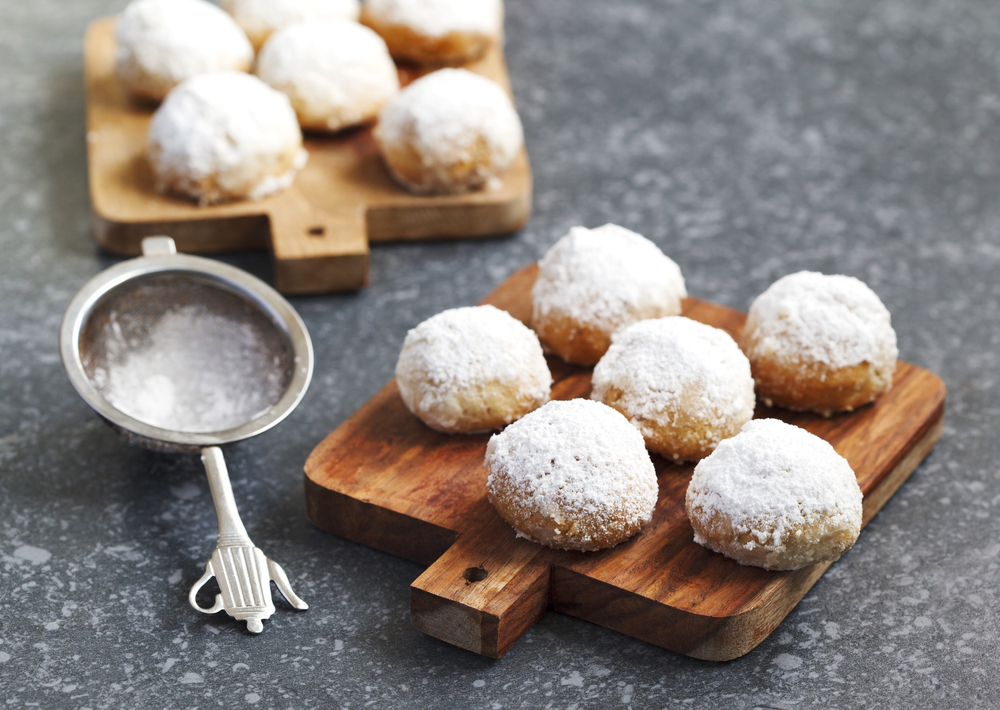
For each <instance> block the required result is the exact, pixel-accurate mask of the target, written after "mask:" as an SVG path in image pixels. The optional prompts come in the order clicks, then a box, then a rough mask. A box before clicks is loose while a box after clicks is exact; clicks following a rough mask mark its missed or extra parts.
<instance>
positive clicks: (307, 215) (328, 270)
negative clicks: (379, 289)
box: [268, 190, 368, 294]
mask: <svg viewBox="0 0 1000 710" xmlns="http://www.w3.org/2000/svg"><path fill="white" fill-rule="evenodd" d="M268 219H269V220H270V223H271V251H272V252H273V254H274V281H275V285H276V286H277V288H278V290H279V291H281V292H282V293H285V294H307V293H329V292H331V291H355V290H357V289H359V288H363V287H365V286H367V285H368V237H367V228H366V223H365V209H364V206H359V205H351V206H346V205H345V206H344V208H343V209H339V210H337V212H336V213H333V212H327V211H325V210H319V209H316V208H314V207H313V206H312V205H311V204H310V203H309V201H308V200H306V199H305V198H304V197H302V196H301V195H299V194H298V193H296V192H295V191H293V190H285V191H284V192H283V193H281V194H280V195H277V196H276V197H275V198H274V199H273V202H272V204H271V205H270V208H269V210H268Z"/></svg>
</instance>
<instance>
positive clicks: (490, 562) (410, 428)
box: [305, 265, 945, 661]
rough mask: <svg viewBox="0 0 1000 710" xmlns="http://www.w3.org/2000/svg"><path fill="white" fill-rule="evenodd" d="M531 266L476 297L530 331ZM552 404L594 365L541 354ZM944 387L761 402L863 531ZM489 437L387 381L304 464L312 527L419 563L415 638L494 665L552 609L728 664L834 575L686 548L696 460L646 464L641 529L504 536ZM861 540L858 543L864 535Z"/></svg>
mask: <svg viewBox="0 0 1000 710" xmlns="http://www.w3.org/2000/svg"><path fill="white" fill-rule="evenodd" d="M536 273H537V267H535V266H534V265H532V266H529V267H526V268H525V269H523V270H521V271H519V272H517V273H516V274H514V275H513V276H511V277H510V278H509V279H508V280H507V281H506V282H504V283H503V284H502V285H501V286H500V287H499V288H497V289H496V291H494V292H493V293H492V294H490V296H488V297H487V298H486V299H485V301H484V302H485V303H491V304H493V305H495V306H497V307H499V308H503V309H505V310H507V311H509V312H510V313H511V314H512V315H514V316H515V317H517V318H518V319H520V320H522V321H524V322H527V321H528V319H529V317H530V313H531V304H530V290H531V285H532V284H533V283H534V279H535V275H536ZM684 315H686V316H688V317H689V318H693V319H695V320H698V321H701V322H704V323H708V324H710V325H714V326H717V327H720V328H723V329H724V330H726V331H727V332H729V333H730V334H731V335H733V336H734V337H738V335H739V333H740V330H741V329H742V327H743V323H744V321H745V316H744V314H742V313H739V312H737V311H733V310H730V309H727V308H724V307H722V306H718V305H714V304H711V303H707V302H705V301H699V300H697V299H687V300H686V301H685V303H684ZM549 366H550V368H551V370H552V375H553V379H554V381H555V384H554V386H553V390H552V398H553V399H571V398H574V397H587V396H588V395H589V393H590V375H591V370H590V368H582V367H574V366H569V365H567V364H565V363H563V362H562V361H561V360H558V359H556V358H549ZM944 405H945V386H944V383H943V382H942V381H941V380H940V379H939V378H938V377H937V376H935V375H934V374H932V373H930V372H928V371H927V370H923V369H920V368H918V367H915V366H913V365H910V364H907V363H903V362H901V363H900V364H899V367H898V369H897V372H896V376H895V380H894V382H893V388H892V390H891V391H890V392H889V393H887V394H886V395H883V396H882V397H880V398H879V399H878V400H877V401H876V402H875V403H874V404H873V405H870V406H867V407H864V408H862V409H860V410H858V411H856V412H853V413H844V414H839V415H835V416H833V417H831V418H829V419H825V418H823V417H822V416H819V415H813V414H807V413H801V412H791V411H788V410H782V409H770V408H767V407H764V406H763V405H760V406H758V408H757V411H756V414H755V416H756V417H758V418H759V417H775V418H778V419H782V420H784V421H786V422H789V423H792V424H795V425H797V426H800V427H802V428H804V429H806V430H808V431H811V432H812V433H814V434H816V435H818V436H820V437H822V438H824V439H826V440H827V441H829V442H830V443H831V444H832V445H833V446H834V447H835V448H836V450H837V451H838V452H839V453H840V454H841V455H843V456H844V457H845V458H847V460H848V461H849V462H850V464H851V466H852V467H853V469H854V471H855V472H856V474H857V477H858V483H859V485H860V486H861V490H862V491H863V493H864V523H865V524H867V523H868V521H869V520H871V518H872V516H874V515H875V513H876V512H877V511H878V510H879V509H880V508H881V507H882V506H883V505H884V504H885V503H886V501H887V500H888V499H889V498H890V497H891V496H892V494H893V493H894V492H895V491H896V489H897V488H898V487H899V486H900V485H901V484H902V483H903V481H905V480H906V478H907V477H908V476H909V475H910V474H911V473H912V472H913V470H914V469H915V468H916V467H917V465H918V464H919V463H920V461H922V460H923V458H924V457H925V456H927V454H928V453H929V452H930V450H931V448H932V447H933V446H934V443H935V442H936V441H937V439H938V438H939V437H940V434H941V425H942V420H943V415H944ZM488 439H489V435H486V434H483V435H472V436H449V435H446V434H441V433H438V432H435V431H433V430H431V429H430V428H428V427H426V426H425V425H424V424H423V423H422V422H420V421H419V420H418V419H417V418H416V417H415V416H413V415H412V414H410V413H409V412H408V411H407V410H406V408H405V407H404V405H403V403H402V401H401V399H400V397H399V392H398V389H397V388H396V384H395V381H393V382H390V383H389V384H388V385H386V386H385V387H384V388H383V389H382V390H381V391H380V392H379V393H378V394H377V395H375V396H374V397H373V398H372V399H371V400H370V401H369V402H368V403H367V404H365V405H364V406H363V407H362V408H361V409H360V410H358V411H357V412H356V413H355V414H354V415H353V416H351V417H350V418H349V419H348V420H347V421H345V422H344V423H343V424H342V425H341V426H339V427H338V428H337V429H336V431H334V432H333V433H332V434H330V435H329V436H328V437H327V438H326V439H325V440H324V441H323V442H322V443H321V444H320V445H319V446H318V447H317V448H316V449H315V450H314V451H313V452H312V454H311V455H310V457H309V459H308V461H307V462H306V466H305V473H306V478H305V483H306V511H307V515H308V517H309V519H310V520H311V521H312V522H313V523H314V524H315V525H317V526H318V527H320V528H322V529H323V530H327V531H329V532H332V533H335V534H337V535H340V536H342V537H345V538H348V539H350V540H355V541H357V542H361V543H364V544H366V545H370V546H372V547H375V548H377V549H379V550H384V551H387V552H390V553H393V554H396V555H399V556H402V557H405V558H407V559H410V560H415V561H417V562H420V563H422V564H425V565H428V568H427V570H426V571H425V572H424V573H423V574H422V575H420V577H419V578H418V579H417V580H416V581H415V582H414V583H413V585H412V587H411V594H410V604H411V607H410V608H411V617H412V620H413V624H414V626H416V627H417V628H418V629H420V630H422V631H424V632H426V633H428V634H431V635H432V636H436V637H437V638H441V639H444V640H445V641H448V642H450V643H453V644H455V645H457V646H461V647H462V648H467V649H470V650H472V651H475V652H477V653H481V654H485V655H487V656H491V657H495V658H498V657H500V656H502V655H503V654H504V653H505V652H506V651H507V650H509V649H510V647H511V646H512V645H513V644H514V642H515V641H517V639H518V638H520V636H521V635H522V634H523V633H524V632H525V631H526V630H527V629H528V628H530V627H531V625H532V624H533V623H534V622H535V621H536V620H537V619H538V618H539V617H540V616H541V615H542V614H543V613H544V611H545V610H546V609H555V610H556V611H561V612H564V613H566V614H571V615H573V616H576V617H579V618H581V619H586V620H588V621H592V622H594V623H597V624H601V625H602V626H606V627H609V628H612V629H617V630H618V631H621V632H622V633H625V634H628V635H630V636H634V637H636V638H639V639H644V640H646V641H648V642H650V643H653V644H656V645H658V646H662V647H664V648H668V649H672V650H674V651H678V652H680V653H684V654H687V655H690V656H694V657H696V658H702V659H709V660H716V661H722V660H729V659H732V658H736V657H738V656H741V655H743V654H745V653H747V652H748V651H750V650H751V649H752V648H754V646H756V645H757V644H758V643H760V642H761V641H762V640H763V639H764V638H766V637H767V635H768V634H770V633H771V632H772V631H773V630H774V629H775V628H776V627H777V626H778V624H779V623H780V622H781V620H782V619H783V618H784V617H785V616H786V615H787V614H788V612H789V611H791V609H792V608H793V607H794V606H795V605H796V604H797V603H798V601H799V600H800V599H801V598H802V597H803V595H805V593H806V592H807V591H808V590H809V588H810V587H812V585H813V584H814V583H815V582H816V580H817V579H819V577H820V576H821V575H822V574H823V572H825V571H826V569H827V568H828V567H829V563H826V564H819V565H814V566H812V567H808V568H806V569H802V570H798V571H794V572H769V571H766V570H763V569H758V568H754V567H744V566H741V565H739V564H737V563H736V562H733V561H732V560H729V559H727V558H725V557H723V556H722V555H719V554H716V553H714V552H710V551H709V550H707V549H705V548H703V547H701V546H699V545H697V544H695V543H694V542H693V539H692V531H691V526H690V523H689V522H688V519H687V516H686V515H685V512H684V494H685V491H686V489H687V484H688V481H689V480H690V477H691V473H692V470H693V466H692V465H691V464H683V465H677V464H674V463H671V462H669V461H667V460H665V459H662V458H660V457H658V456H655V455H654V456H653V457H652V458H653V462H654V464H655V466H656V471H657V478H658V481H659V501H658V503H657V505H656V509H655V512H654V515H653V521H652V523H651V524H650V525H649V526H647V527H646V528H645V529H644V530H643V531H642V532H640V533H639V534H638V535H636V536H635V537H633V538H632V539H631V540H629V541H627V542H625V543H622V544H621V545H618V546H617V547H614V548H611V549H609V550H603V551H600V552H596V553H583V552H571V551H558V550H552V549H549V548H546V547H543V546H541V545H538V544H536V543H533V542H528V541H526V540H523V539H519V538H517V537H515V535H514V531H513V530H512V529H511V528H510V526H508V525H507V524H506V523H505V522H504V521H503V520H502V519H501V518H500V517H499V515H497V513H496V512H495V510H494V509H493V507H492V506H491V505H490V504H489V502H488V501H487V498H486V470H485V468H484V467H483V455H484V453H485V449H486V442H487V440H488ZM858 544H862V545H863V544H865V539H864V536H863V535H862V537H861V539H860V540H859V542H858Z"/></svg>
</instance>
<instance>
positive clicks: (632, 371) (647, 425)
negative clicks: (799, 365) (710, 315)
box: [590, 316, 755, 461]
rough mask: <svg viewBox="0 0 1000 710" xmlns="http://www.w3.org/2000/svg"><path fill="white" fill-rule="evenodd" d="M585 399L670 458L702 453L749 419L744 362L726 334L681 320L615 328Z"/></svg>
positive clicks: (749, 383)
mask: <svg viewBox="0 0 1000 710" xmlns="http://www.w3.org/2000/svg"><path fill="white" fill-rule="evenodd" d="M590 397H591V399H595V400H597V401H599V402H604V404H607V405H608V406H610V407H613V408H614V409H616V410H618V411H619V412H621V413H622V414H624V415H625V418H626V419H628V420H629V421H630V422H632V425H633V426H635V427H636V428H637V429H638V430H639V432H640V433H641V434H642V437H643V439H645V441H646V446H647V447H648V448H649V450H650V451H655V452H656V453H658V454H660V455H661V456H666V457H668V458H672V459H674V460H675V461H681V460H698V459H702V458H704V457H706V456H708V455H709V454H710V453H712V451H714V450H715V447H716V446H718V445H719V442H720V441H722V440H723V439H727V438H729V437H731V436H734V435H735V434H737V433H738V432H739V431H740V429H741V428H742V427H743V425H744V424H746V423H747V422H748V421H750V420H751V419H752V418H753V409H754V403H755V400H754V393H753V377H751V376H750V363H749V362H747V358H746V356H745V355H744V354H743V353H742V352H741V351H740V349H739V346H737V345H736V341H734V340H733V339H732V338H731V337H729V335H728V334H727V333H726V332H725V331H724V330H720V329H719V328H713V327H712V326H710V325H705V324H703V323H698V322H696V321H693V320H691V319H689V318H684V317H681V316H671V317H667V318H654V319H652V320H644V321H640V322H638V323H634V324H633V325H630V326H628V327H627V328H625V329H624V330H620V331H618V332H617V333H616V334H615V336H614V340H613V342H612V343H611V347H610V348H608V352H607V353H606V354H605V355H604V357H602V358H601V360H600V362H598V363H597V366H596V367H595V368H594V376H593V391H592V393H591V395H590Z"/></svg>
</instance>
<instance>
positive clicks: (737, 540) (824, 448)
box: [686, 419, 862, 569]
mask: <svg viewBox="0 0 1000 710" xmlns="http://www.w3.org/2000/svg"><path fill="white" fill-rule="evenodd" d="M861 503H862V494H861V489H860V487H859V486H858V482H857V478H856V477H855V474H854V471H853V470H851V466H850V464H848V463H847V460H846V459H844V458H843V457H842V456H840V455H839V454H838V453H837V452H836V451H835V450H834V448H833V447H832V446H831V445H830V444H829V443H827V442H826V441H824V440H822V439H820V438H819V437H817V436H814V435H813V434H810V433H809V432H807V431H805V430H804V429H800V428H798V427H795V426H792V425H790V424H786V423H784V422H782V421H779V420H777V419H758V420H755V421H752V422H749V423H748V424H746V425H745V426H744V427H743V431H741V432H740V433H739V434H737V435H736V436H735V437H733V438H731V439H727V440H726V441H723V442H722V443H721V444H719V447H718V448H717V449H716V450H715V452H714V453H712V455H711V456H709V457H707V458H705V459H704V460H702V461H701V462H700V463H699V464H698V465H697V466H696V467H695V470H694V475H693V477H692V478H691V483H690V484H689V486H688V490H687V496H686V508H687V513H688V517H689V518H691V521H692V525H693V526H694V528H695V542H697V543H698V544H700V545H705V546H706V547H709V548H711V549H714V550H715V551H717V552H721V553H722V554H724V555H727V556H729V557H732V558H734V559H736V560H737V561H738V562H741V563H742V564H752V565H755V566H760V567H765V568H767V569H798V568H800V567H804V566H806V565H810V564H814V563H816V562H820V561H822V560H833V559H837V558H838V557H840V555H841V554H843V553H844V552H845V551H846V550H847V549H848V548H849V547H850V546H851V545H852V544H853V543H854V541H855V540H857V537H858V534H859V533H860V530H861V520H862V507H861ZM723 531H725V532H723Z"/></svg>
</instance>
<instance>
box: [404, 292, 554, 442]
mask: <svg viewBox="0 0 1000 710" xmlns="http://www.w3.org/2000/svg"><path fill="white" fill-rule="evenodd" d="M396 383H397V384H398V385H399V394H400V396H401V397H402V399H403V403H404V404H405V405H406V408H407V409H409V410H410V411H411V412H413V413H414V414H415V415H417V416H418V417H419V418H420V419H421V420H423V422H424V423H425V424H427V426H429V427H431V428H432V429H437V430H438V431H443V432H446V433H449V434H455V433H463V434H470V433H475V432H482V431H489V430H491V429H498V428H500V427H502V426H504V425H505V424H509V423H510V422H512V421H514V420H515V419H519V418H520V417H523V416H524V415H525V414H527V413H528V412H530V411H532V410H534V409H537V408H538V407H540V406H541V405H543V404H544V403H545V402H547V401H548V399H549V390H550V389H551V387H552V375H551V373H550V372H549V367H548V365H547V364H546V362H545V356H544V355H543V354H542V347H541V345H539V343H538V338H537V337H535V334H534V333H533V332H531V330H530V329H529V328H527V327H526V326H525V325H524V324H522V323H521V322H520V321H519V320H517V319H516V318H514V317H513V316H511V315H510V314H509V313H507V312H506V311H501V310H499V309H498V308H494V307H493V306H475V307H469V308H453V309H451V310H447V311H444V312H442V313H438V314H437V315H436V316H432V317H431V318H428V319H427V320H425V321H424V322H423V323H421V324H420V325H418V326H417V327H416V328H414V329H413V330H411V331H410V332H409V333H407V334H406V340H405V341H404V342H403V349H402V352H400V354H399V360H398V362H397V363H396Z"/></svg>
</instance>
